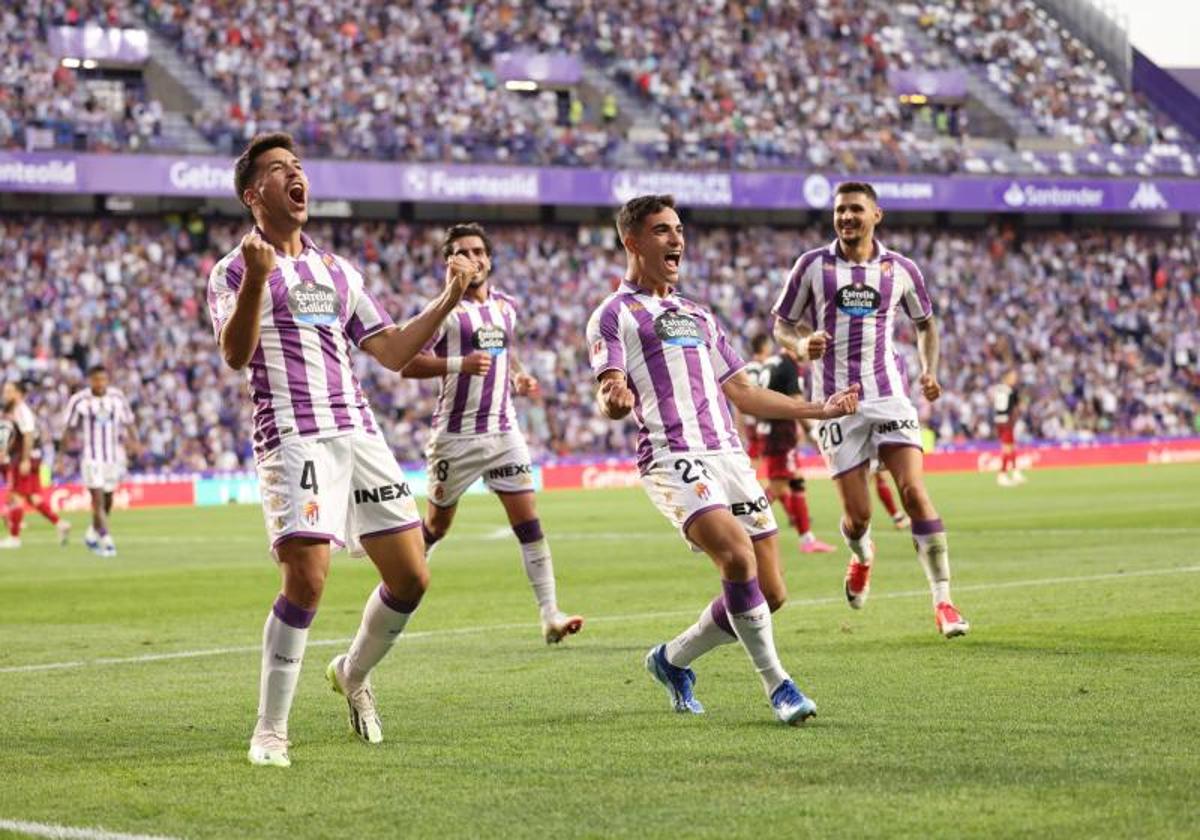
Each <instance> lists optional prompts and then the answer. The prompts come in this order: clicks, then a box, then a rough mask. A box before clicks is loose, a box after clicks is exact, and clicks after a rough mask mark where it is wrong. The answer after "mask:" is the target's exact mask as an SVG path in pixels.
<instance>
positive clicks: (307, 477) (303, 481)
mask: <svg viewBox="0 0 1200 840" xmlns="http://www.w3.org/2000/svg"><path fill="white" fill-rule="evenodd" d="M300 489H301V490H311V491H313V495H314V496H319V495H320V494H321V491H320V490H318V489H317V466H316V464H314V463H313V462H312V461H305V462H304V466H303V467H302V468H301V470H300Z"/></svg>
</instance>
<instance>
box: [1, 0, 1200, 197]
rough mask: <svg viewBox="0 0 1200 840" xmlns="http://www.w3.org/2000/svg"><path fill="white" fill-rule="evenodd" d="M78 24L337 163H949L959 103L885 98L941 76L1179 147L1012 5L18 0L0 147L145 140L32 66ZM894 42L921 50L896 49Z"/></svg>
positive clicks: (201, 114) (216, 126)
mask: <svg viewBox="0 0 1200 840" xmlns="http://www.w3.org/2000/svg"><path fill="white" fill-rule="evenodd" d="M631 21H637V25H636V26H634V25H631ZM89 22H91V23H101V24H104V25H121V26H146V25H149V26H151V27H152V28H154V29H155V30H157V31H158V32H160V33H162V34H163V35H165V36H166V37H167V38H168V39H170V40H172V41H173V43H174V44H175V45H176V47H177V48H178V49H179V51H180V52H181V53H182V54H183V55H184V56H185V57H186V58H188V59H190V60H191V61H192V62H193V63H194V64H195V66H196V67H197V68H198V69H199V70H200V71H201V72H202V74H203V75H204V76H206V77H207V78H208V79H209V80H210V81H211V82H212V83H213V84H214V85H215V86H216V87H217V88H218V89H219V90H220V91H221V92H222V94H223V95H224V103H223V104H222V105H221V106H219V107H207V108H202V109H201V110H200V111H198V112H197V113H195V114H193V115H192V117H193V122H194V124H195V125H196V127H197V128H198V129H199V130H200V132H201V133H202V134H204V135H205V136H206V137H207V138H208V139H209V140H210V141H211V142H212V143H213V144H214V145H215V146H216V148H217V150H218V151H220V152H233V151H234V150H236V149H239V148H240V147H241V145H243V144H244V142H245V140H246V139H248V138H249V137H251V136H253V135H254V134H255V133H257V132H259V131H269V130H276V129H281V130H286V131H289V132H291V133H292V134H293V135H294V136H296V137H297V139H298V140H299V142H300V144H301V145H302V147H303V149H304V150H305V152H306V153H307V154H308V155H310V156H322V157H337V158H347V157H358V158H375V159H403V160H426V161H444V162H480V163H486V162H498V163H521V164H556V165H568V166H597V165H611V166H620V165H633V164H642V165H645V164H650V165H659V166H670V167H693V168H694V167H729V166H733V167H738V168H761V167H772V166H801V167H809V166H811V167H816V168H832V169H838V170H840V171H844V172H860V171H898V172H909V171H911V172H957V171H962V170H963V169H964V166H965V164H966V163H967V162H969V161H971V160H974V159H975V158H977V157H979V155H980V154H981V152H979V151H978V150H975V151H973V152H971V151H967V150H966V148H965V147H964V146H963V144H962V142H961V139H962V138H963V137H964V136H966V135H967V134H968V133H969V131H968V128H967V125H966V110H965V109H964V108H961V107H959V106H957V105H953V104H946V103H936V104H934V105H932V106H924V107H910V106H907V105H904V104H902V103H901V102H900V100H899V98H898V97H897V95H896V93H895V92H894V91H893V90H892V89H891V88H890V86H889V81H888V74H889V72H890V71H892V70H903V69H914V68H919V69H929V70H936V69H943V68H953V67H956V66H958V62H960V61H965V62H967V63H968V64H972V63H975V64H980V65H982V66H984V67H985V68H986V76H987V78H988V80H989V81H990V82H991V83H992V84H993V85H994V86H995V87H996V88H997V89H998V90H1000V91H1001V92H1002V93H1003V94H1005V95H1006V96H1008V97H1009V98H1010V99H1012V100H1013V101H1014V102H1015V103H1016V104H1017V105H1019V106H1020V107H1023V108H1025V109H1026V110H1027V111H1028V112H1029V113H1030V114H1031V116H1032V118H1033V120H1034V122H1035V124H1036V125H1037V126H1038V127H1039V128H1040V130H1041V131H1043V132H1044V133H1046V134H1049V135H1053V136H1056V137H1063V138H1068V139H1070V140H1071V141H1073V142H1075V143H1077V144H1080V145H1081V146H1085V147H1092V148H1097V149H1103V148H1105V147H1106V145H1107V146H1109V147H1111V144H1114V143H1120V144H1124V146H1127V147H1138V148H1140V147H1153V146H1155V144H1161V143H1165V144H1168V145H1170V144H1184V143H1186V142H1187V138H1185V137H1183V136H1182V135H1181V134H1180V132H1179V129H1178V128H1177V127H1175V126H1173V125H1172V124H1171V123H1170V122H1169V121H1168V120H1167V119H1166V118H1165V117H1164V116H1163V115H1161V114H1159V113H1157V112H1155V111H1154V110H1153V109H1152V108H1150V107H1149V105H1148V104H1147V103H1145V102H1144V101H1142V100H1140V98H1139V97H1137V96H1136V95H1135V94H1132V93H1130V92H1128V91H1126V90H1124V89H1123V88H1122V87H1121V86H1120V84H1119V83H1118V82H1117V80H1116V79H1115V77H1114V76H1113V75H1112V74H1111V73H1110V72H1108V70H1107V69H1106V68H1105V66H1104V64H1103V62H1102V61H1100V60H1099V59H1098V58H1097V57H1096V56H1095V55H1093V54H1092V53H1091V52H1090V51H1089V50H1088V49H1087V47H1086V46H1084V45H1083V44H1082V43H1081V42H1080V41H1079V40H1077V39H1076V38H1074V37H1073V36H1071V35H1070V34H1069V33H1067V32H1066V31H1065V30H1063V29H1062V28H1061V27H1060V26H1059V25H1058V24H1057V23H1056V22H1055V21H1054V20H1053V19H1052V18H1049V17H1048V16H1046V15H1045V14H1044V13H1041V12H1040V11H1039V10H1038V9H1037V8H1036V6H1035V5H1034V4H1033V3H1032V2H1031V0H970V2H966V3H959V4H956V5H947V4H944V3H934V2H925V3H920V2H918V3H909V4H901V5H899V6H896V5H894V4H890V3H887V2H884V0H818V2H814V3H808V4H788V3H774V2H766V0H760V1H758V2H728V3H683V4H664V3H656V2H645V1H643V2H638V3H635V4H633V5H632V6H631V5H630V4H629V3H628V2H624V0H588V2H585V3H572V2H565V0H540V2H536V3H527V4H521V5H520V6H517V5H514V4H511V3H507V2H503V0H482V2H478V3H472V4H469V5H456V4H446V3H441V2H437V0H414V2H412V3H407V4H402V5H397V4H393V3H387V2H384V0H365V2H364V0H289V2H288V3H285V4H282V5H280V6H278V7H271V8H267V7H262V6H253V5H248V4H244V3H232V2H228V0H190V1H189V2H182V0H34V2H30V3H24V4H18V5H15V6H13V7H12V8H9V9H6V10H5V11H4V12H3V23H4V32H5V33H6V34H5V35H4V36H3V38H0V48H2V51H3V53H4V57H5V59H6V60H5V64H4V66H3V68H0V146H10V147H18V146H25V145H39V144H40V145H58V146H63V145H67V146H72V145H73V146H76V147H82V148H93V149H130V148H132V149H138V148H141V149H145V148H155V147H157V146H158V145H161V142H162V141H161V137H160V132H161V121H162V113H161V105H159V104H158V103H157V102H156V101H154V100H153V99H150V98H148V97H147V96H146V94H145V92H144V90H143V89H142V88H141V87H140V86H138V85H129V86H128V87H127V90H126V93H125V96H124V98H125V100H126V101H125V103H124V104H123V105H121V106H120V107H117V108H116V109H115V110H113V106H111V105H110V106H108V107H106V102H105V100H104V99H103V98H102V97H97V96H96V95H95V94H94V93H93V92H92V88H93V87H94V84H93V83H92V82H90V81H88V79H87V77H86V76H81V75H80V74H79V73H78V72H77V71H73V70H70V69H68V68H65V67H63V66H61V65H60V64H59V63H58V61H57V60H56V59H55V58H54V57H53V56H51V55H50V54H49V51H48V49H47V47H46V44H45V37H46V31H47V27H48V26H50V25H53V24H63V23H65V24H80V23H89ZM914 27H922V28H924V29H925V30H926V31H927V32H928V33H929V34H930V35H931V36H932V39H933V42H934V44H935V45H936V46H934V47H932V48H931V47H930V46H929V45H928V44H926V43H924V42H922V43H914V42H912V41H911V40H910V38H911V35H910V34H909V32H908V31H906V28H907V29H908V30H911V29H912V28H914ZM29 32H35V33H37V37H34V38H30V37H29V36H28V33H29ZM514 50H519V51H540V52H547V53H566V54H571V55H575V56H580V57H582V58H583V59H584V60H585V61H586V62H587V63H588V64H590V65H591V66H592V67H594V68H597V69H598V70H600V71H602V72H603V73H607V75H608V77H609V82H608V84H610V85H623V86H624V87H625V88H627V89H628V90H629V91H630V92H631V93H632V94H633V95H634V96H635V97H636V98H637V99H639V100H640V101H641V102H642V103H643V105H644V106H645V107H646V108H647V112H646V116H647V117H648V118H649V120H650V122H649V123H647V120H646V118H645V117H643V119H641V120H640V121H637V122H636V124H635V125H634V126H633V127H632V128H631V127H630V124H629V122H628V121H625V120H619V119H617V118H616V115H615V114H610V113H606V112H605V111H604V108H603V106H601V105H600V104H598V103H599V100H598V99H597V98H596V96H597V95H598V94H597V95H589V96H580V95H579V94H578V92H577V93H576V94H573V95H572V96H573V98H571V99H566V98H564V97H560V96H558V95H557V94H556V93H555V92H554V91H552V90H542V91H539V92H535V93H516V92H513V91H509V90H506V89H505V87H504V84H503V80H501V79H499V78H498V77H497V75H496V72H495V69H494V63H495V58H496V56H497V55H499V54H501V53H505V52H508V51H514ZM585 100H586V105H585ZM1189 154H1194V152H1189ZM984 156H985V157H986V155H984ZM1007 165H1008V166H1009V168H1011V167H1013V166H1016V167H1018V168H1022V169H1029V170H1030V171H1035V170H1037V169H1038V168H1039V167H1038V166H1035V165H1033V164H1031V163H1027V162H1023V161H1022V160H1021V159H1019V158H1014V159H1013V160H1010V161H1008V164H1007ZM1041 166H1042V167H1045V166H1049V167H1050V169H1051V170H1054V169H1055V168H1057V166H1058V161H1056V160H1055V159H1054V158H1048V159H1047V160H1046V161H1042V162H1041ZM1145 166H1147V167H1149V168H1150V169H1151V170H1153V169H1154V166H1155V158H1154V157H1153V156H1152V157H1150V158H1149V159H1148V162H1147V163H1146V164H1145ZM1063 168H1064V170H1068V171H1069V165H1068V164H1064V165H1063ZM1185 174H1187V173H1185Z"/></svg>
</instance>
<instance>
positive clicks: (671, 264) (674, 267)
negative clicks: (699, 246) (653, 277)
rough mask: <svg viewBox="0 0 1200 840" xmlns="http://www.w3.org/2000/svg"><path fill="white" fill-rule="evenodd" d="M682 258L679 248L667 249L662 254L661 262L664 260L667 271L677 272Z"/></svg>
mask: <svg viewBox="0 0 1200 840" xmlns="http://www.w3.org/2000/svg"><path fill="white" fill-rule="evenodd" d="M682 260H683V251H681V250H676V251H667V253H666V254H665V255H663V262H665V263H666V264H667V270H668V271H672V272H678V271H679V263H680V262H681V261H682Z"/></svg>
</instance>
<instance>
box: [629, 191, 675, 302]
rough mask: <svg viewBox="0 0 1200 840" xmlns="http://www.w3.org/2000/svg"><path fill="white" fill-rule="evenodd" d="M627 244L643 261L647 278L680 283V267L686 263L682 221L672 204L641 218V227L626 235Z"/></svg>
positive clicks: (642, 265)
mask: <svg viewBox="0 0 1200 840" xmlns="http://www.w3.org/2000/svg"><path fill="white" fill-rule="evenodd" d="M626 240H627V242H626V246H627V247H629V248H630V250H632V251H633V253H634V254H636V255H637V256H638V258H639V260H640V263H641V267H642V271H643V273H644V274H645V275H646V276H647V278H648V279H651V280H656V281H660V282H662V281H665V282H666V283H668V284H670V285H672V286H673V285H676V284H677V283H678V282H679V266H680V264H681V263H682V262H683V244H684V242H683V223H682V222H681V221H679V214H678V213H676V212H675V211H674V209H672V208H670V207H665V208H663V209H662V210H659V211H658V212H657V213H651V214H650V215H649V216H647V217H646V218H644V219H642V223H641V225H640V226H639V227H638V229H637V230H636V231H634V232H632V233H630V234H629V235H627V236H626Z"/></svg>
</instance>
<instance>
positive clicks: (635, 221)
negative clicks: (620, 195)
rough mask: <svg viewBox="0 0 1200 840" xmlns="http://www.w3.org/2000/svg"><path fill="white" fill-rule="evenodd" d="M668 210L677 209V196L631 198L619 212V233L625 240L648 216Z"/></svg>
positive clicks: (640, 196)
mask: <svg viewBox="0 0 1200 840" xmlns="http://www.w3.org/2000/svg"><path fill="white" fill-rule="evenodd" d="M667 208H670V209H672V210H673V209H675V196H673V195H639V196H638V197H637V198H631V199H629V201H626V202H625V203H624V204H622V205H621V209H620V210H618V211H617V233H618V234H620V236H621V238H624V237H625V234H627V233H629V231H631V230H633V229H635V228H636V227H637V226H638V225H640V224H641V223H642V220H643V219H645V218H646V217H647V216H651V215H653V214H655V213H658V212H659V211H661V210H666V209H667Z"/></svg>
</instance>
